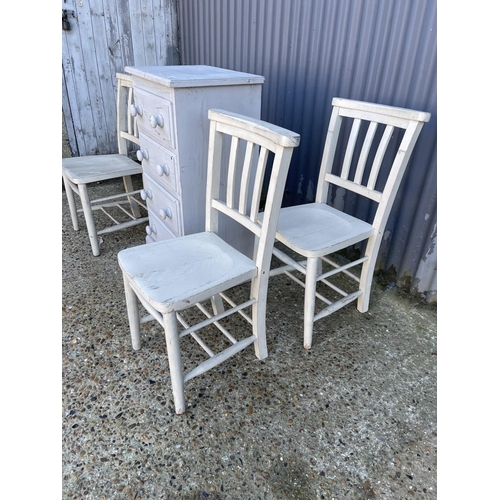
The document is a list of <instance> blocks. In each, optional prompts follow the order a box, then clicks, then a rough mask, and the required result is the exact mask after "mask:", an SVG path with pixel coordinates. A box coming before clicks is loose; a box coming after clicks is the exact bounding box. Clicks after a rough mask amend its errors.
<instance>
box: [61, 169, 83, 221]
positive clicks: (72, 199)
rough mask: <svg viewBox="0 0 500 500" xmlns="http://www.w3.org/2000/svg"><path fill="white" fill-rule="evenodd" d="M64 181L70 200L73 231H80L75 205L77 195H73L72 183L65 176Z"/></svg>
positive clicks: (67, 196)
mask: <svg viewBox="0 0 500 500" xmlns="http://www.w3.org/2000/svg"><path fill="white" fill-rule="evenodd" d="M62 177H63V181H64V190H65V191H66V198H67V199H68V206H69V212H70V214H71V222H72V223H73V229H74V230H75V231H78V229H80V227H79V225H78V214H77V211H76V203H75V193H73V189H71V185H70V181H69V179H67V178H66V176H65V175H64V174H63V176H62Z"/></svg>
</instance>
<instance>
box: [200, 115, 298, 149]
mask: <svg viewBox="0 0 500 500" xmlns="http://www.w3.org/2000/svg"><path fill="white" fill-rule="evenodd" d="M208 118H209V119H210V120H216V121H217V122H219V123H224V124H226V125H231V126H235V127H241V126H242V125H243V124H244V126H245V127H246V128H247V129H248V130H249V131H250V132H253V133H254V134H256V135H257V136H261V137H264V138H268V139H270V140H271V141H272V142H274V143H276V144H278V145H279V146H283V147H285V148H288V147H292V148H294V147H296V146H298V145H299V143H300V135H299V134H297V133H295V132H292V131H291V130H288V129H285V128H282V127H279V126H277V125H273V124H271V123H267V122H264V121H262V120H259V119H257V118H249V117H246V116H243V115H239V114H237V113H231V112H229V111H224V110H218V109H210V110H209V111H208ZM238 137H241V135H239V134H238ZM241 138H242V139H244V137H241ZM251 142H256V143H258V144H260V143H261V140H255V141H251ZM266 147H267V146H266ZM268 149H270V148H268Z"/></svg>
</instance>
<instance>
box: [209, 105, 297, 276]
mask: <svg viewBox="0 0 500 500" xmlns="http://www.w3.org/2000/svg"><path fill="white" fill-rule="evenodd" d="M208 118H209V119H210V138H209V151H208V178H207V205H206V226H205V227H206V230H207V231H212V232H217V231H218V221H219V213H223V214H225V215H227V216H228V217H230V218H232V219H233V220H235V221H236V222H238V223H239V224H241V225H242V226H244V227H245V228H246V229H248V230H250V231H252V232H253V233H254V234H255V235H256V237H257V240H256V244H255V246H254V261H255V262H256V265H257V267H258V268H259V269H263V270H265V269H267V268H269V264H270V262H271V254H272V248H273V242H274V238H275V233H276V226H277V223H278V216H279V210H280V208H281V202H282V197H283V190H284V187H285V180H286V176H287V173H288V167H289V166H290V160H291V157H292V153H293V149H294V148H295V147H297V146H298V145H299V143H300V135H299V134H296V133H295V132H291V131H290V130H287V129H284V128H281V127H278V126H275V125H272V124H270V123H267V122H264V121H261V120H257V119H252V118H249V117H246V116H242V115H238V114H235V113H230V112H227V111H222V110H209V112H208ZM224 135H226V136H229V137H230V147H229V159H228V161H227V182H226V189H225V192H221V191H222V190H221V169H222V163H223V158H224V157H225V156H227V155H223V142H224V141H223V139H224V137H223V136H224ZM245 141H246V147H245V153H244V156H243V163H242V165H241V164H240V161H238V158H239V159H240V160H241V159H242V155H239V154H238V149H240V146H241V143H242V142H245ZM228 144H229V140H226V145H228ZM269 152H271V153H273V154H274V159H273V162H272V167H271V174H270V181H269V187H268V191H267V194H266V203H265V207H264V212H263V214H261V216H260V217H259V205H260V202H261V195H262V188H263V184H264V175H265V172H266V166H267V163H268V157H269ZM224 163H226V162H225V161H224ZM267 274H268V273H267Z"/></svg>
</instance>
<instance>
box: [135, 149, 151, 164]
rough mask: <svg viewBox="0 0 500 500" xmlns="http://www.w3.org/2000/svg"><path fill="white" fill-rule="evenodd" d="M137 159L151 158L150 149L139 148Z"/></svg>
mask: <svg viewBox="0 0 500 500" xmlns="http://www.w3.org/2000/svg"><path fill="white" fill-rule="evenodd" d="M137 159H138V160H139V161H142V160H149V153H148V150H147V149H139V151H137Z"/></svg>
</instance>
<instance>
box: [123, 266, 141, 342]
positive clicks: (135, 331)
mask: <svg viewBox="0 0 500 500" xmlns="http://www.w3.org/2000/svg"><path fill="white" fill-rule="evenodd" d="M123 284H124V288H125V300H126V302H127V315H128V323H129V328H130V337H131V340H132V348H133V349H134V351H138V350H139V349H140V348H141V331H140V325H141V322H140V317H139V308H138V306H137V296H136V295H135V292H134V291H133V290H132V287H131V286H130V284H129V282H128V280H127V278H126V277H125V275H124V276H123Z"/></svg>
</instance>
